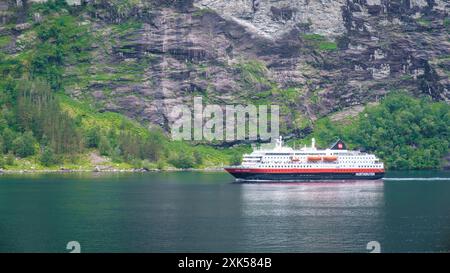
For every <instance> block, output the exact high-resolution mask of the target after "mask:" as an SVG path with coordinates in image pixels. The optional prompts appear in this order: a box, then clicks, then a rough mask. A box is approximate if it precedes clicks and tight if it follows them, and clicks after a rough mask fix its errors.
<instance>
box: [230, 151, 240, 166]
mask: <svg viewBox="0 0 450 273" xmlns="http://www.w3.org/2000/svg"><path fill="white" fill-rule="evenodd" d="M241 162H242V155H241V154H238V153H234V154H233V155H232V156H231V158H230V164H231V165H240V164H241Z"/></svg>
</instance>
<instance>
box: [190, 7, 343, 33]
mask: <svg viewBox="0 0 450 273" xmlns="http://www.w3.org/2000/svg"><path fill="white" fill-rule="evenodd" d="M346 2H347V1H346V0H320V1H318V0H314V1H312V0H279V1H270V0H229V1H215V0H196V1H194V5H195V6H196V7H199V8H209V9H212V10H214V11H216V12H217V13H219V14H220V15H221V16H223V17H224V18H228V19H231V20H234V21H236V22H238V23H239V24H242V25H244V26H246V28H247V30H248V31H250V32H255V33H257V34H259V35H262V36H265V37H268V38H271V39H277V38H282V36H283V35H284V34H286V33H288V32H290V31H291V30H292V29H296V28H300V29H301V28H304V27H307V28H309V29H310V31H311V32H314V33H318V34H323V35H326V36H331V37H334V36H338V35H341V34H343V33H344V32H345V26H344V20H343V18H342V8H343V7H344V6H345V5H346Z"/></svg>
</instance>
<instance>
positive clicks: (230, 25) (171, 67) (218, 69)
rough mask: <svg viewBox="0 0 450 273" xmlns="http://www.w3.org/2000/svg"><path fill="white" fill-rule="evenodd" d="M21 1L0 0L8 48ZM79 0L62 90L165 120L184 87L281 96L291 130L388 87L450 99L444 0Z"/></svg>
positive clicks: (230, 99) (23, 28)
mask: <svg viewBox="0 0 450 273" xmlns="http://www.w3.org/2000/svg"><path fill="white" fill-rule="evenodd" d="M19 2H20V5H19ZM29 2H30V1H9V2H8V5H5V4H1V5H0V11H1V15H2V17H1V18H2V20H3V25H5V24H10V22H11V21H14V20H15V21H14V22H15V23H16V26H14V27H12V28H6V27H4V26H3V27H2V28H1V29H0V32H1V33H3V34H4V33H9V34H11V35H13V36H14V39H13V41H12V42H11V43H10V44H8V45H7V46H5V47H4V48H3V50H5V51H8V52H9V53H11V54H15V53H17V52H18V51H20V50H21V47H20V46H17V45H19V44H21V43H20V41H23V40H24V39H28V40H27V41H28V42H30V43H32V41H33V40H32V39H33V38H32V35H30V33H27V31H28V30H27V29H28V27H27V25H26V24H27V22H28V21H27V20H29V19H27V18H29V17H30V16H28V17H27V16H18V15H19V14H20V13H26V9H27V8H28V7H29V5H30V3H29ZM81 2H82V5H81V6H76V7H75V8H73V9H74V10H75V11H76V12H73V13H74V14H76V16H77V18H78V20H79V22H80V24H83V25H86V26H89V29H90V30H91V33H92V37H93V42H92V48H91V52H90V54H91V56H92V57H91V59H90V61H89V62H88V63H83V64H70V65H69V64H68V65H67V67H66V71H65V79H66V85H65V91H66V92H67V93H68V94H70V95H71V96H72V97H74V98H77V99H81V100H88V101H91V102H92V103H93V104H95V105H96V106H97V107H98V108H99V109H102V110H108V111H117V112H121V113H124V114H126V115H128V116H130V117H132V118H135V119H137V120H139V121H143V122H146V121H148V122H150V123H153V124H158V125H159V126H161V127H163V128H165V129H168V124H169V121H170V120H171V119H172V118H173V117H170V115H169V113H170V110H171V109H172V107H173V106H174V105H176V104H179V103H186V104H192V97H194V96H202V97H203V98H204V101H205V102H208V103H220V104H237V103H242V104H246V103H251V102H254V103H277V104H280V105H281V106H282V107H281V110H282V111H281V112H282V121H283V127H282V130H283V131H284V133H286V132H289V133H292V134H296V135H302V134H303V133H305V132H308V130H309V128H310V126H311V122H310V121H314V120H315V119H317V118H319V117H322V116H325V115H330V114H336V113H349V114H351V115H354V114H355V113H357V112H358V111H359V110H358V109H362V107H361V106H363V105H365V104H367V103H370V102H376V101H377V100H378V99H379V98H381V97H382V96H384V95H385V94H386V93H388V92H391V91H392V90H398V89H406V90H408V91H409V92H410V93H411V94H414V95H415V96H423V95H426V96H430V97H432V98H433V99H435V100H448V99H449V98H450V93H449V89H450V81H449V76H450V57H449V56H450V39H449V31H450V19H449V15H448V13H449V10H450V3H449V2H448V1H443V0H428V1H425V0H402V1H390V0H338V1H331V0H320V1H319V0H317V1H316V0H314V1H313V0H282V1H269V0H228V1H224V0H223V1H220V0H214V1H213V0H195V1H194V0H186V1H162V0H161V1H156V0H155V1H144V0H136V1H103V0H91V1H81ZM81 2H80V3H81ZM75 4H78V3H75ZM11 11H13V13H12V14H11ZM31 17H32V18H33V20H35V21H36V20H39V18H41V17H42V15H39V14H32V15H31ZM11 18H13V19H14V20H13V19H11ZM24 24H25V25H24ZM30 37H31V38H30ZM18 41H19V42H18ZM335 116H343V115H335ZM344 116H345V115H344Z"/></svg>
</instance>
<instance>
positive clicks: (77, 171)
mask: <svg viewBox="0 0 450 273" xmlns="http://www.w3.org/2000/svg"><path fill="white" fill-rule="evenodd" d="M151 172H205V173H206V172H225V170H224V169H223V168H221V167H219V168H203V169H194V168H190V169H177V168H168V169H163V170H160V169H95V168H94V169H59V170H52V169H44V170H30V169H25V170H5V169H0V175H2V174H47V173H58V174H64V173H151Z"/></svg>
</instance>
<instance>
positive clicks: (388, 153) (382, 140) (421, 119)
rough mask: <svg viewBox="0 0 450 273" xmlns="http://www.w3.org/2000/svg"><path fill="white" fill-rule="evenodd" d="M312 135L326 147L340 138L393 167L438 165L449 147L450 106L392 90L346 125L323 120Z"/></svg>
mask: <svg viewBox="0 0 450 273" xmlns="http://www.w3.org/2000/svg"><path fill="white" fill-rule="evenodd" d="M311 137H315V138H316V139H317V140H318V141H319V142H318V143H319V145H321V146H323V147H326V146H327V145H328V144H330V143H332V142H333V141H335V140H336V139H338V138H341V139H343V140H345V141H346V142H347V144H348V145H349V147H350V148H359V149H362V150H367V151H370V152H375V154H377V155H378V156H379V157H380V158H381V159H383V161H384V162H385V163H386V166H387V167H388V168H390V169H433V168H439V167H440V166H441V163H442V162H441V159H442V158H443V157H444V156H445V155H446V154H447V153H448V150H449V148H450V141H449V139H450V107H449V106H448V104H447V103H445V102H431V101H430V100H429V99H426V98H423V99H416V98H413V97H411V96H409V95H407V94H406V93H403V92H392V93H391V94H389V95H388V96H387V97H386V98H385V99H384V100H383V101H382V102H381V103H380V104H379V105H376V106H369V107H367V108H366V109H365V110H364V111H363V112H361V113H360V114H359V115H358V116H357V118H356V119H352V120H349V121H348V122H346V123H344V124H342V123H336V122H333V121H331V120H330V119H329V118H323V119H320V120H319V121H317V122H316V124H315V128H314V132H313V134H312V135H311V136H310V137H309V138H308V141H309V139H310V138H311ZM302 143H306V141H305V140H303V141H302Z"/></svg>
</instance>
